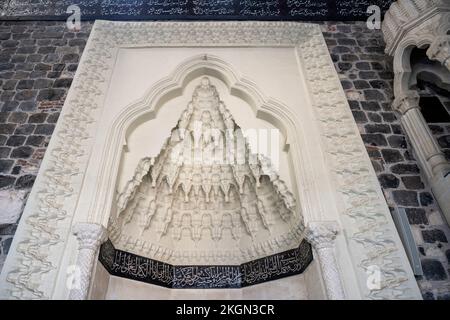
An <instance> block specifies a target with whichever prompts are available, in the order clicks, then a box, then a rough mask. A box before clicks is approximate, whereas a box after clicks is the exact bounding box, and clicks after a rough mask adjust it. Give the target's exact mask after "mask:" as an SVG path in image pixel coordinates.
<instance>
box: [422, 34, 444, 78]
mask: <svg viewBox="0 0 450 320" xmlns="http://www.w3.org/2000/svg"><path fill="white" fill-rule="evenodd" d="M427 55H428V58H430V60H436V61H439V62H440V63H442V65H443V66H445V67H446V68H447V69H448V70H449V71H450V36H448V35H446V36H441V37H437V38H436V39H435V40H434V42H433V43H432V44H431V45H430V48H429V49H428V51H427Z"/></svg>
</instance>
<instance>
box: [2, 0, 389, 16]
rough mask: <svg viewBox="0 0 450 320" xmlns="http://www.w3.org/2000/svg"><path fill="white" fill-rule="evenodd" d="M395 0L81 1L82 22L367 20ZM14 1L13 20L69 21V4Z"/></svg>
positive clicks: (61, 0)
mask: <svg viewBox="0 0 450 320" xmlns="http://www.w3.org/2000/svg"><path fill="white" fill-rule="evenodd" d="M393 1H394V0H337V1H328V0H264V1H263V0H215V1H211V0H127V1H123V0H79V1H78V3H77V4H78V6H79V7H80V8H81V13H82V16H83V20H93V19H98V18H109V19H131V20H141V19H165V20H174V19H175V20H176V19H195V18H196V17H198V18H202V17H208V19H212V20H230V19H233V20H235V19H238V20H241V19H243V20H245V19H252V18H257V19H258V20H309V21H313V20H366V19H367V17H368V16H369V14H368V13H367V8H368V7H369V6H370V5H377V6H379V7H380V8H381V9H382V11H383V12H385V11H386V10H387V9H388V8H389V6H390V4H391V3H392V2H393ZM54 2H55V1H52V0H40V1H31V3H30V1H29V0H14V1H10V2H8V3H7V4H6V6H5V8H4V9H3V10H4V12H5V14H6V15H7V16H10V17H33V19H34V20H36V19H37V20H39V19H43V20H45V19H48V18H49V17H51V18H52V19H61V20H65V19H66V18H67V13H66V8H67V6H68V5H69V4H72V2H71V1H69V0H59V1H57V3H54Z"/></svg>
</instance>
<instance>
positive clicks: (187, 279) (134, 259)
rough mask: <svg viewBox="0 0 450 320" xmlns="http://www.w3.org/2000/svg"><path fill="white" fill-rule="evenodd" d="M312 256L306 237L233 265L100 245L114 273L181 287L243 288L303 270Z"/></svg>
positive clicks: (104, 264) (102, 258) (101, 255)
mask: <svg viewBox="0 0 450 320" xmlns="http://www.w3.org/2000/svg"><path fill="white" fill-rule="evenodd" d="M312 259H313V256H312V250H311V245H310V244H309V243H308V242H306V241H305V240H303V241H302V243H301V244H300V246H299V247H298V248H295V249H292V250H288V251H285V252H281V253H278V254H275V255H271V256H268V257H264V258H261V259H257V260H253V261H250V262H247V263H244V264H241V265H233V266H173V265H170V264H167V263H164V262H160V261H157V260H153V259H149V258H145V257H141V256H138V255H135V254H132V253H129V252H125V251H121V250H117V249H115V248H114V246H113V244H112V243H111V241H109V240H108V241H107V242H106V243H104V244H103V245H102V246H101V249H100V254H99V260H100V262H101V263H102V264H103V266H104V267H105V268H106V270H108V272H109V273H110V274H112V275H115V276H119V277H123V278H128V279H133V280H138V281H143V282H147V283H151V284H156V285H159V286H164V287H168V288H178V289H188V288H190V289H193V288H199V289H200V288H201V289H211V288H242V287H246V286H250V285H254V284H258V283H261V282H265V281H270V280H275V279H279V278H283V277H287V276H291V275H296V274H300V273H302V272H303V271H304V270H305V269H306V268H307V267H308V265H309V264H310V263H311V261H312Z"/></svg>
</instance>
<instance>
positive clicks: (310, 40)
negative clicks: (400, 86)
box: [0, 21, 421, 299]
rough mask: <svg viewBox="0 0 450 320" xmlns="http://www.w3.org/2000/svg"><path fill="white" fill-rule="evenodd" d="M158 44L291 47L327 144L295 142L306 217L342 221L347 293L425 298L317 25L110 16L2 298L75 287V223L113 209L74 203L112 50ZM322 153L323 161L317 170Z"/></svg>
mask: <svg viewBox="0 0 450 320" xmlns="http://www.w3.org/2000/svg"><path fill="white" fill-rule="evenodd" d="M152 46H155V47H156V46H159V47H161V46H163V47H174V48H176V47H183V46H184V47H186V46H193V47H202V46H212V47H214V46H222V47H261V46H265V47H289V48H293V49H294V50H295V52H296V54H297V58H298V61H299V68H300V70H299V72H300V73H301V74H302V75H303V76H304V81H305V86H306V87H307V88H308V91H309V96H308V100H309V101H311V106H312V110H311V112H312V114H313V115H314V117H315V122H314V124H313V125H314V126H316V127H317V128H318V129H317V130H318V131H320V135H319V136H318V137H317V139H319V141H320V144H319V145H318V146H317V148H319V149H320V150H322V152H323V153H322V156H320V157H319V158H317V159H309V158H308V157H307V156H305V153H306V155H307V153H308V152H307V150H306V151H305V150H303V151H302V150H301V149H300V148H298V147H295V145H294V146H290V148H292V151H293V152H294V153H297V158H296V160H297V163H295V165H296V166H297V169H296V170H297V171H295V174H297V175H298V177H301V178H302V181H303V182H304V183H305V184H306V187H305V188H303V189H302V190H300V191H299V193H300V197H301V201H300V203H301V204H302V206H303V208H302V212H304V215H305V220H306V221H305V222H306V223H307V222H309V221H311V220H312V221H322V220H336V221H337V223H338V224H339V225H340V226H341V227H340V228H341V229H342V232H341V233H339V234H337V237H336V240H335V243H336V247H335V250H336V260H337V264H338V265H339V266H340V267H339V268H338V269H337V270H341V271H340V274H341V276H342V282H343V286H344V291H345V295H346V297H348V298H354V299H420V298H421V295H420V292H419V289H418V287H417V283H416V281H415V279H414V276H413V273H412V270H411V267H410V265H409V262H408V260H407V257H406V254H405V252H404V249H403V247H402V244H401V241H400V238H399V236H398V233H397V231H396V229H395V226H394V224H393V221H392V218H391V216H390V212H389V210H388V208H387V205H386V202H385V200H384V198H383V194H382V191H381V188H380V186H379V183H378V181H377V178H376V175H375V173H374V170H373V168H372V166H371V163H370V160H369V157H368V155H367V152H366V150H365V148H364V144H363V142H362V140H361V137H360V135H359V131H358V129H357V126H356V124H355V122H354V120H353V117H352V114H351V111H350V109H349V106H348V102H347V100H346V97H345V94H344V92H343V89H342V87H341V86H340V81H339V78H338V75H337V73H336V70H335V69H334V65H333V62H332V60H331V57H330V55H329V52H328V49H327V46H326V43H325V40H324V38H323V36H322V33H321V30H320V27H319V26H318V25H314V24H303V23H294V22H108V21H96V22H95V24H94V27H93V29H92V31H91V35H90V38H89V40H88V43H87V45H86V48H85V50H84V52H83V56H82V58H81V61H80V64H79V68H78V70H77V73H76V76H75V78H74V81H73V83H72V86H71V88H70V90H69V93H68V96H67V99H66V101H65V104H64V107H63V110H62V114H61V117H60V120H59V121H58V123H57V126H56V129H55V132H54V134H53V136H52V139H51V141H50V144H49V146H48V149H47V152H46V154H45V157H44V160H43V162H42V165H41V168H40V172H39V175H38V177H37V179H36V182H35V185H34V187H33V190H32V192H31V194H30V197H29V200H28V202H27V205H26V208H25V211H24V213H23V216H22V219H21V221H20V223H19V226H18V230H17V233H16V236H15V237H14V240H13V242H12V244H11V249H10V254H9V255H8V257H7V260H6V262H5V265H4V268H3V270H2V274H1V275H0V297H1V298H9V299H10V298H15V299H56V298H58V299H65V298H67V297H69V291H68V290H67V288H66V286H65V283H66V278H67V275H66V269H67V266H68V265H71V264H73V263H75V262H76V261H77V256H78V255H79V254H80V252H79V250H77V245H76V239H75V237H74V235H72V234H71V230H72V228H73V226H74V225H75V224H76V223H79V222H87V223H96V224H101V225H103V226H104V227H106V223H107V217H101V216H100V217H99V216H97V215H96V214H92V215H89V216H88V215H87V213H86V212H79V211H77V204H78V203H79V202H80V199H79V195H80V193H81V190H82V188H83V184H84V183H87V182H86V179H84V178H85V173H86V170H87V166H88V162H89V158H90V155H91V152H92V148H93V141H94V140H95V135H96V129H97V127H98V123H99V119H100V117H101V113H102V111H103V108H104V99H105V95H106V92H107V88H108V85H109V82H110V80H111V75H112V71H113V69H114V63H115V59H116V57H117V53H118V51H119V49H120V48H125V47H126V48H133V47H152ZM275 111H278V112H279V110H275ZM294 125H296V126H297V127H301V125H300V124H299V123H294ZM294 133H295V136H294V137H293V138H294V139H293V140H294V141H293V144H295V143H297V144H300V142H301V141H303V140H302V139H305V137H302V136H301V135H300V134H299V131H298V129H297V130H296V131H294ZM322 161H323V162H324V163H325V164H326V166H325V165H324V169H323V172H322V171H320V172H319V171H317V169H315V168H316V166H318V165H319V163H322ZM321 170H322V169H321ZM298 177H297V178H298ZM305 181H306V182H305ZM324 181H325V182H326V183H325V184H323V185H321V188H319V187H318V183H319V182H320V183H322V182H324ZM310 207H311V208H312V207H313V208H315V210H311V209H310ZM94 213H95V212H94ZM105 218H106V221H105ZM374 265H375V266H378V267H379V268H380V270H381V273H382V276H381V283H380V286H379V287H377V288H369V287H368V286H367V277H368V275H367V270H368V269H369V268H370V267H371V266H374Z"/></svg>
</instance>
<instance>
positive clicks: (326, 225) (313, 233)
mask: <svg viewBox="0 0 450 320" xmlns="http://www.w3.org/2000/svg"><path fill="white" fill-rule="evenodd" d="M338 233H339V224H338V223H337V222H336V221H314V222H310V223H309V224H308V227H307V228H306V239H307V240H308V241H309V243H311V244H312V246H313V247H314V248H315V249H322V248H332V247H334V240H335V239H336V236H337V234H338Z"/></svg>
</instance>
